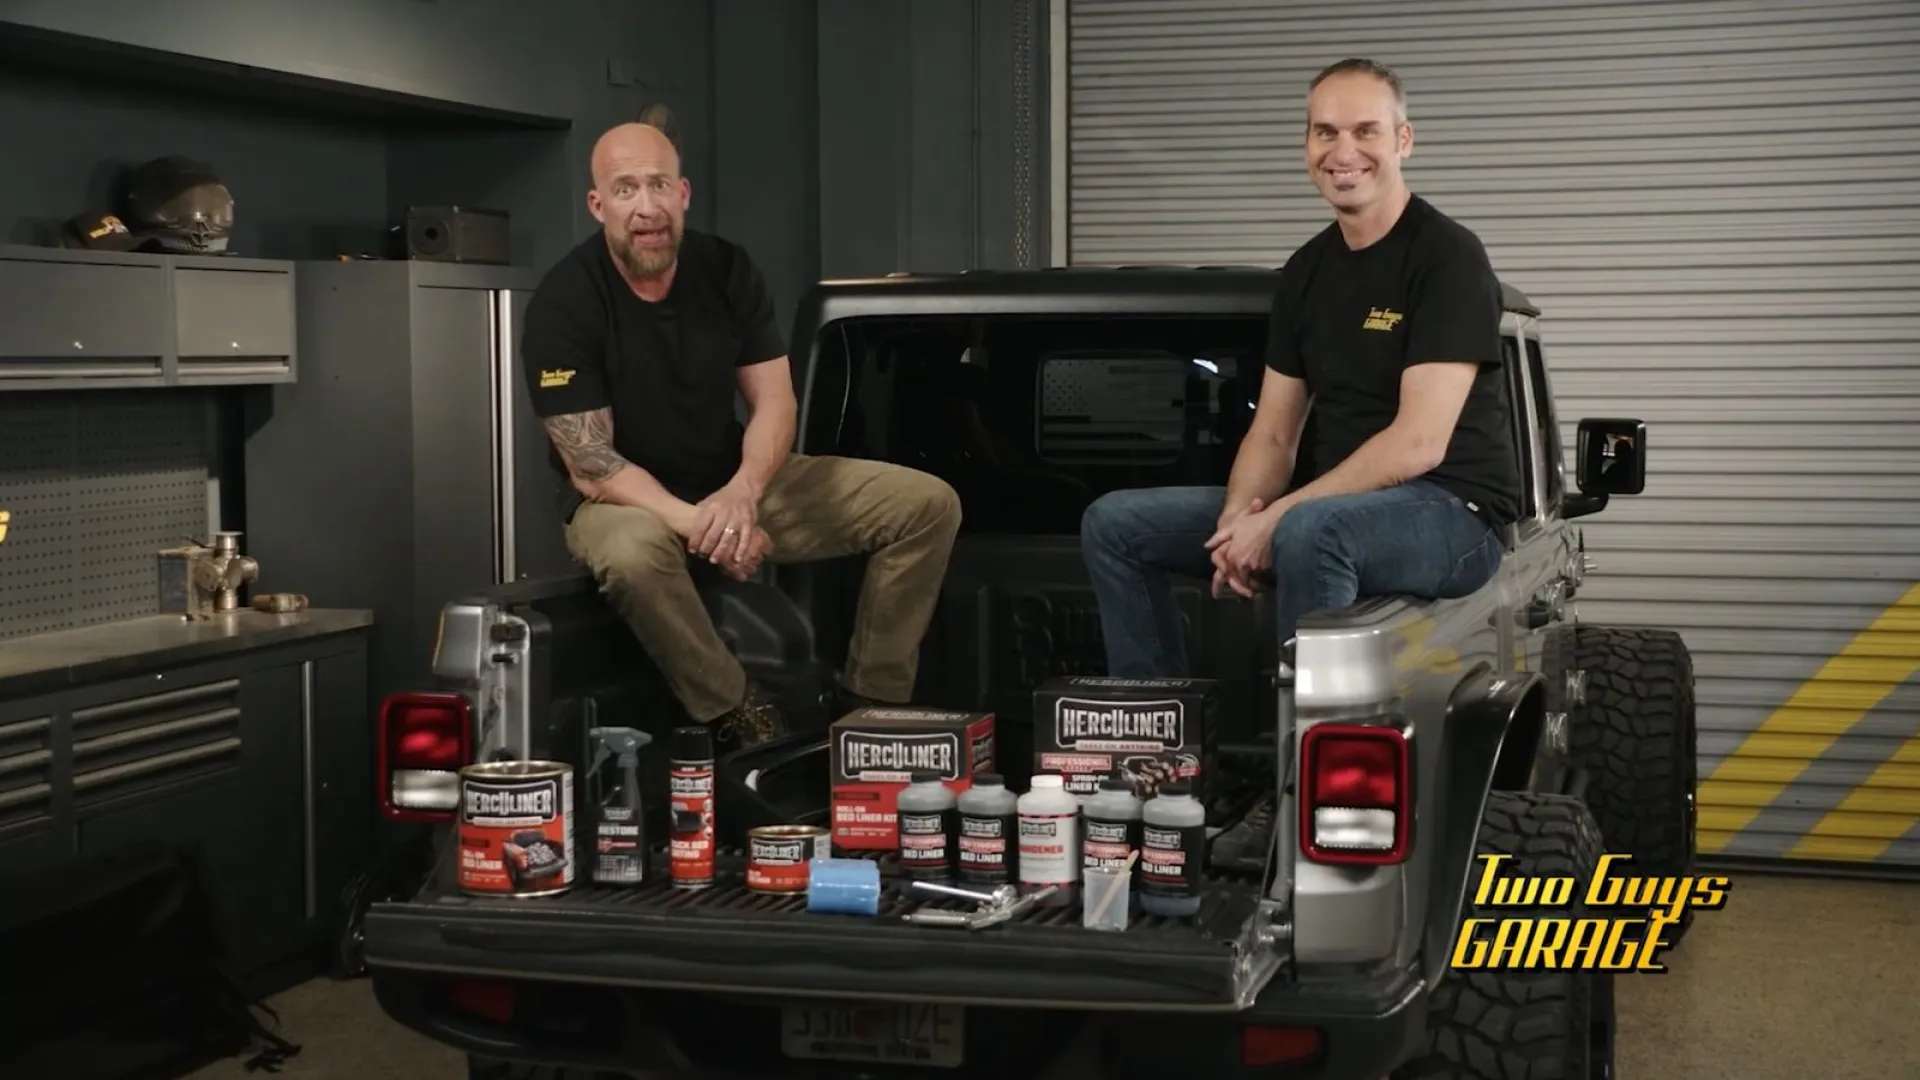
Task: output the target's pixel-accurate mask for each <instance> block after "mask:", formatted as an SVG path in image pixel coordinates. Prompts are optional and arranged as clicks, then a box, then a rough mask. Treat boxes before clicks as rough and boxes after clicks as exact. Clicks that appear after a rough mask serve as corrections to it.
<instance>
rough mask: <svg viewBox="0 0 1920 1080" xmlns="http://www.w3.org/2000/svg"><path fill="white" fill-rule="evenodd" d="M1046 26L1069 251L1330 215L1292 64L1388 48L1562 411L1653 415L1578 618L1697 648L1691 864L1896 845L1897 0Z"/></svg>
mask: <svg viewBox="0 0 1920 1080" xmlns="http://www.w3.org/2000/svg"><path fill="white" fill-rule="evenodd" d="M1442 12H1444V13H1442ZM1064 16H1065V23H1066V25H1065V27H1064V30H1065V34H1064V39H1065V41H1066V48H1067V52H1068V57H1067V64H1066V65H1065V71H1066V74H1065V78H1064V80H1063V81H1064V83H1065V90H1066V93H1067V100H1066V102H1065V103H1064V105H1063V106H1062V105H1056V116H1060V115H1063V114H1064V116H1065V118H1066V121H1067V123H1066V131H1067V137H1066V139H1065V140H1064V142H1065V146H1064V149H1062V148H1060V147H1056V154H1057V155H1060V154H1064V157H1065V159H1066V160H1065V165H1066V167H1067V170H1066V177H1067V178H1066V181H1065V183H1064V184H1063V185H1061V187H1060V188H1056V192H1057V193H1058V194H1057V196H1056V197H1057V198H1059V197H1062V196H1063V197H1064V199H1065V202H1066V206H1065V208H1064V209H1065V210H1066V214H1065V215H1064V218H1065V227H1064V229H1062V230H1060V232H1064V234H1065V235H1064V239H1065V241H1066V243H1067V244H1068V246H1069V247H1068V251H1067V252H1065V253H1061V252H1058V251H1056V252H1055V253H1054V254H1055V260H1056V261H1070V262H1072V263H1075V264H1095V265H1111V264H1127V263H1179V264H1195V263H1200V264H1204V263H1258V264H1263V265H1276V264H1278V263H1279V262H1280V261H1281V260H1282V259H1284V258H1285V255H1286V253H1287V252H1289V251H1291V250H1292V249H1293V247H1295V246H1296V245H1297V244H1299V243H1300V242H1301V241H1304V240H1305V239H1307V238H1308V237H1309V236H1310V235H1311V234H1312V233H1313V232H1314V231H1315V230H1316V229H1319V228H1320V227H1322V226H1323V225H1324V224H1325V223H1326V222H1327V220H1328V214H1327V210H1326V208H1325V205H1324V204H1323V203H1322V202H1321V201H1320V199H1319V197H1318V196H1317V195H1316V194H1315V192H1314V191H1313V189H1312V187H1311V186H1310V184H1309V183H1308V181H1307V179H1306V176H1305V173H1304V167H1303V165H1302V164H1301V159H1300V152H1299V146H1300V137H1301V117H1302V115H1303V113H1302V109H1303V100H1304V90H1305V86H1306V83H1307V81H1308V80H1309V79H1310V78H1311V76H1312V75H1313V73H1314V72H1315V71H1317V70H1318V69H1319V68H1320V67H1321V66H1323V65H1325V64H1326V63H1328V62H1330V61H1332V60H1335V59H1338V58H1340V57H1342V56H1347V55H1352V54H1360V55H1366V56H1371V57H1374V58H1376V59H1379V60H1381V61H1383V62H1385V63H1388V64H1390V65H1392V66H1393V67H1395V68H1396V69H1397V70H1398V71H1399V72H1400V73H1401V75H1402V77H1403V79H1404V80H1405V82H1406V87H1407V93H1408V99H1409V100H1408V104H1409V108H1410V110H1411V119H1412V121H1413V124H1414V129H1415V132H1416V143H1415V149H1414V156H1413V158H1412V160H1410V161H1409V162H1408V164H1407V171H1408V175H1409V177H1410V178H1411V181H1412V184H1413V186H1414V188H1415V189H1416V190H1417V191H1419V192H1421V193H1422V194H1423V195H1426V196H1428V197H1430V198H1431V199H1433V201H1434V202H1435V203H1436V204H1437V205H1439V206H1440V207H1441V208H1442V209H1443V210H1445V211H1447V212H1448V213H1450V214H1452V215H1453V216H1455V217H1457V218H1459V219H1461V220H1462V221H1464V222H1465V223H1466V224H1468V225H1469V226H1471V227H1472V228H1474V229H1476V230H1477V231H1478V232H1479V234H1480V236H1481V237H1482V238H1483V239H1484V240H1485V241H1486V243H1487V246H1488V249H1489V251H1490V252H1491V254H1492V257H1493V261H1494V264H1495V266H1496V267H1497V268H1498V269H1499V271H1500V272H1501V274H1502V275H1503V276H1504V277H1506V278H1508V279H1509V280H1511V281H1512V282H1514V283H1515V284H1517V285H1519V286H1520V287H1521V288H1523V289H1524V290H1526V291H1527V292H1528V293H1529V294H1531V295H1532V296H1533V297H1534V299H1535V300H1536V301H1538V302H1539V303H1541V304H1542V306H1543V307H1544V309H1545V318H1546V325H1545V333H1546V335H1547V337H1546V342H1547V349H1548V357H1549V360H1550V362H1551V363H1552V364H1553V365H1554V368H1555V370H1556V372H1557V380H1556V381H1557V390H1558V392H1559V395H1560V398H1561V402H1562V404H1561V413H1560V415H1561V417H1562V418H1563V420H1568V421H1571V420H1574V419H1577V418H1578V417H1580V416H1582V415H1631V416H1640V417H1643V418H1645V419H1646V421H1647V422H1648V424H1649V430H1650V434H1649V438H1650V439H1651V442H1652V446H1651V454H1652V457H1651V459H1650V466H1651V467H1650V479H1649V485H1648V490H1647V493H1646V494H1645V495H1643V496H1641V497H1639V498H1637V499H1623V500H1619V501H1617V502H1616V503H1615V504H1614V506H1613V507H1612V508H1610V509H1609V510H1608V511H1607V512H1606V513H1605V514H1603V515H1601V516H1600V517H1599V518H1596V519H1593V521H1592V524H1591V525H1590V526H1589V528H1588V530H1587V542H1588V547H1589V549H1590V550H1591V551H1592V552H1593V553H1594V554H1595V556H1596V558H1597V559H1598V560H1599V563H1600V573H1599V574H1598V575H1596V578H1595V579H1591V584H1590V586H1589V588H1588V589H1587V590H1586V591H1585V592H1583V594H1582V603H1581V605H1580V614H1581V617H1582V618H1583V619H1585V620H1588V621H1592V622H1620V623H1637V624H1644V625H1653V626H1662V627H1670V628H1673V629H1676V630H1678V631H1680V632H1681V633H1682V634H1683V635H1684V636H1685V638H1686V640H1687V642H1688V644H1689V645H1690V646H1691V648H1692V650H1693V652H1694V655H1695V657H1696V665H1697V669H1698V679H1699V695H1700V724H1701V735H1700V754H1701V759H1702V760H1701V763H1700V764H1701V776H1702V785H1701V793H1700V799H1701V814H1700V825H1701V845H1702V851H1703V853H1707V854H1726V855H1742V856H1759V857H1776V858H1787V859H1817V860H1848V861H1855V862H1877V863H1884V864H1904V865H1907V866H1920V686H1917V685H1916V680H1914V679H1913V675H1914V672H1915V669H1916V667H1917V666H1920V586H1916V584H1915V578H1916V577H1917V576H1920V570H1916V567H1920V424H1916V423H1915V418H1916V417H1917V416H1920V261H1916V259H1915V253H1916V252H1920V126H1916V123H1915V120H1914V117H1915V115H1916V108H1920V84H1917V83H1916V82H1915V71H1916V68H1917V67H1920V64H1917V63H1916V60H1917V58H1920V4H1915V3H1912V2H1911V0H1888V2H1881V3H1833V4H1820V3H1806V2H1803V3H1787V2H1782V0H1771V2H1770V0H1683V2H1666V3H1644V2H1643V3H1622V4H1572V3H1567V4H1559V5H1553V6H1551V7H1550V8H1549V7H1547V6H1545V5H1533V4H1522V3H1508V2H1499V0H1479V2H1462V3H1456V4H1448V5H1444V6H1443V5H1429V4H1420V3H1414V2H1401V3H1368V2H1358V3H1349V4H1332V3H1317V4H1303V3H1282V2H1274V0H1239V2H1228V0H1070V2H1069V3H1068V6H1067V7H1066V9H1065V11H1064ZM1055 29H1056V33H1058V32H1059V31H1060V30H1061V29H1062V27H1061V25H1060V15H1059V14H1056V22H1055ZM1055 86H1056V93H1057V92H1059V90H1060V88H1061V86H1060V82H1059V81H1057V82H1056V84H1055ZM1063 189H1064V190H1063ZM1058 209H1059V208H1058V207H1057V208H1056V210H1058ZM1060 232H1056V238H1057V239H1058V238H1060ZM1571 431H1572V425H1571V423H1568V425H1567V430H1566V432H1565V433H1564V434H1565V435H1566V437H1567V438H1568V439H1569V443H1570V440H1571Z"/></svg>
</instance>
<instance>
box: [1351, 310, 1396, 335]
mask: <svg viewBox="0 0 1920 1080" xmlns="http://www.w3.org/2000/svg"><path fill="white" fill-rule="evenodd" d="M1404 318H1406V316H1405V315H1402V314H1400V313H1399V312H1397V311H1395V310H1393V309H1392V308H1368V309H1367V321H1366V322H1363V323H1361V324H1360V329H1362V330H1392V329H1393V328H1394V327H1396V326H1398V325H1400V320H1401V319H1404Z"/></svg>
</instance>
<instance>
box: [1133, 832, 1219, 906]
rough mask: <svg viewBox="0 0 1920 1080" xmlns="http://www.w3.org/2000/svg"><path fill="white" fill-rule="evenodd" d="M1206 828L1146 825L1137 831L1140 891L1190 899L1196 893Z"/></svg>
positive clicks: (1198, 884) (1203, 855)
mask: <svg viewBox="0 0 1920 1080" xmlns="http://www.w3.org/2000/svg"><path fill="white" fill-rule="evenodd" d="M1206 842H1207V827H1206V826H1205V825H1189V826H1187V827H1185V828H1173V827H1169V826H1166V825H1147V826H1144V827H1143V828H1142V829H1141V830H1140V888H1141V889H1142V890H1143V891H1145V892H1150V893H1152V894H1154V895H1155V896H1192V895H1194V894H1195V893H1197V892H1198V891H1199V890H1200V867H1201V865H1202V862H1203V860H1204V859H1205V857H1206V856H1205V846H1206Z"/></svg>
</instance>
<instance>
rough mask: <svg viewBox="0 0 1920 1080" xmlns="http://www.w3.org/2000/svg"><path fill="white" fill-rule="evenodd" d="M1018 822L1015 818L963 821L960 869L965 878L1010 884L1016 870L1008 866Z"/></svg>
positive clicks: (968, 819)
mask: <svg viewBox="0 0 1920 1080" xmlns="http://www.w3.org/2000/svg"><path fill="white" fill-rule="evenodd" d="M1017 820H1018V819H1017V818H1015V817H1014V816H1013V815H1011V814H1008V815H1006V816H1005V817H979V816H973V815H963V816H962V817H961V818H960V842H959V845H958V846H959V848H960V858H959V869H960V874H961V876H962V877H963V878H965V879H966V880H968V881H976V882H993V883H998V882H1002V881H1005V880H1007V878H1008V876H1009V875H1010V873H1011V872H1012V869H1013V868H1012V867H1011V866H1009V865H1008V862H1009V860H1008V858H1007V855H1008V853H1009V852H1008V844H1009V843H1011V842H1012V840H1013V836H1014V833H1015V832H1016V831H1017V829H1018V826H1017V824H1016V822H1017Z"/></svg>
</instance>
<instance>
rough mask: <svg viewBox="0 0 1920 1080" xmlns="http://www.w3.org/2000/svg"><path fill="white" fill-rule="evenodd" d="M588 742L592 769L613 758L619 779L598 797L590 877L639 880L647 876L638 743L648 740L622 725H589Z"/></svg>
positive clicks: (613, 882)
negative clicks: (598, 806) (618, 772)
mask: <svg viewBox="0 0 1920 1080" xmlns="http://www.w3.org/2000/svg"><path fill="white" fill-rule="evenodd" d="M587 736H588V737H589V738H591V739H593V741H594V751H593V768H592V769H591V770H590V771H591V772H593V773H595V774H598V773H599V771H600V767H601V766H602V765H604V764H606V761H607V758H609V757H613V758H616V759H617V760H616V764H617V766H618V768H619V770H620V774H619V779H618V780H616V781H614V783H613V784H612V785H611V786H610V787H609V788H608V790H607V793H606V794H605V795H604V796H602V797H601V799H600V808H599V809H600V815H599V817H598V819H597V820H596V821H595V822H594V846H593V850H594V862H593V880H594V883H595V884H597V885H639V884H642V883H643V882H645V881H646V880H647V829H646V824H645V823H644V822H643V821H642V820H641V813H640V748H641V747H643V746H645V745H647V744H648V743H650V742H652V741H653V737H652V736H651V735H648V734H647V733H646V732H644V731H636V730H634V729H633V728H624V727H597V728H589V729H588V730H587Z"/></svg>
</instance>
